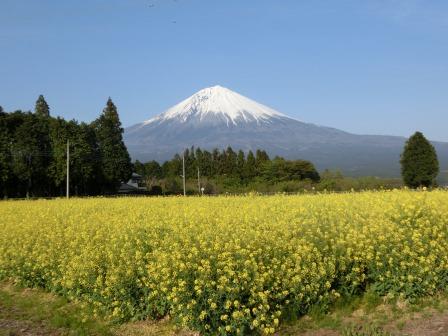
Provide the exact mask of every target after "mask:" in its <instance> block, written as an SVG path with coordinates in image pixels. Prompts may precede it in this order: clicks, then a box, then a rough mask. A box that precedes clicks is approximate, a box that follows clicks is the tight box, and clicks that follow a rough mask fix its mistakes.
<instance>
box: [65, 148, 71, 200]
mask: <svg viewBox="0 0 448 336" xmlns="http://www.w3.org/2000/svg"><path fill="white" fill-rule="evenodd" d="M66 197H67V198H69V197H70V141H69V140H67V187H66Z"/></svg>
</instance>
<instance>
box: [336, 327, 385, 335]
mask: <svg viewBox="0 0 448 336" xmlns="http://www.w3.org/2000/svg"><path fill="white" fill-rule="evenodd" d="M342 336H392V334H391V333H389V332H387V331H384V330H383V329H381V328H380V327H378V326H375V325H364V326H351V327H347V328H345V329H344V330H343V331H342Z"/></svg>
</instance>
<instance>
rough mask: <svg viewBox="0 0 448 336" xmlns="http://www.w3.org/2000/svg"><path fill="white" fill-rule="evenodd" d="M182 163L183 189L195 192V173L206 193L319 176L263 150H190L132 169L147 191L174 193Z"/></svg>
mask: <svg viewBox="0 0 448 336" xmlns="http://www.w3.org/2000/svg"><path fill="white" fill-rule="evenodd" d="M183 160H185V176H186V179H187V187H189V186H190V187H191V188H190V189H192V190H196V192H197V190H198V189H197V187H198V186H197V182H198V181H197V177H198V173H199V175H200V177H201V178H200V181H199V183H201V184H203V186H204V187H205V189H206V192H222V191H234V192H238V191H243V190H245V187H247V186H250V185H254V183H257V184H258V187H257V189H258V188H259V187H262V188H263V187H265V186H266V185H273V184H278V183H283V182H299V181H309V183H316V182H318V181H319V179H320V176H319V173H318V172H317V170H316V169H315V167H314V165H313V164H312V163H311V162H309V161H304V160H285V159H284V158H281V157H275V158H274V159H271V158H270V157H269V155H268V154H267V153H266V152H265V151H264V150H257V151H256V152H255V154H254V153H253V152H252V151H249V152H248V153H247V154H246V153H244V152H243V151H242V150H240V151H238V152H235V151H234V150H233V149H232V148H231V147H227V149H225V150H221V151H220V150H219V149H214V150H213V151H207V150H202V149H201V148H196V149H195V148H191V149H187V150H185V152H184V153H183V155H180V154H176V155H175V156H174V157H173V159H171V160H169V161H165V162H164V163H163V164H162V165H160V164H159V163H158V162H157V161H150V162H147V163H141V162H139V161H136V162H135V163H134V169H135V172H136V173H138V174H140V175H142V176H143V177H144V178H145V180H146V185H147V187H149V188H150V189H151V188H152V187H154V186H162V187H163V189H164V192H166V193H177V192H181V191H182V189H181V183H180V176H181V175H182V165H183V163H182V161H183ZM219 185H221V188H220V187H219ZM157 189H158V188H157ZM263 189H265V188H263Z"/></svg>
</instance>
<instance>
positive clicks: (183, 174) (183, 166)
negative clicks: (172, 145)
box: [182, 151, 187, 196]
mask: <svg viewBox="0 0 448 336" xmlns="http://www.w3.org/2000/svg"><path fill="white" fill-rule="evenodd" d="M182 179H183V184H184V196H187V191H186V189H185V151H184V153H183V154H182Z"/></svg>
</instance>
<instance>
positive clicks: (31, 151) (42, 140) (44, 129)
mask: <svg viewBox="0 0 448 336" xmlns="http://www.w3.org/2000/svg"><path fill="white" fill-rule="evenodd" d="M21 117H22V118H23V119H22V120H23V121H22V123H21V124H20V125H19V126H18V127H17V128H16V129H15V132H14V140H13V144H12V151H13V153H14V157H13V158H14V160H13V171H14V174H15V175H16V176H17V178H18V179H19V180H20V181H22V183H23V190H24V193H25V194H26V196H27V197H28V196H30V195H33V196H40V195H42V196H45V195H48V193H49V191H48V167H49V163H50V159H51V148H50V141H49V137H48V124H47V123H46V122H42V121H43V120H42V119H40V118H38V117H36V116H35V115H33V114H31V113H27V114H22V116H21Z"/></svg>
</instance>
